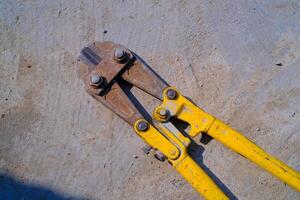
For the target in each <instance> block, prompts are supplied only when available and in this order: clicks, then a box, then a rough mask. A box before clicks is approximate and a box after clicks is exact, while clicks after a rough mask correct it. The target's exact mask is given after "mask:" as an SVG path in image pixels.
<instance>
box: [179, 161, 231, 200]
mask: <svg viewBox="0 0 300 200" xmlns="http://www.w3.org/2000/svg"><path fill="white" fill-rule="evenodd" d="M174 168H175V169H176V170H177V171H178V172H179V173H180V174H181V175H182V176H183V177H184V178H185V179H186V180H187V181H188V182H189V183H190V184H191V185H192V186H193V187H194V188H195V190H197V191H198V192H199V193H200V194H201V195H202V196H203V197H204V198H205V199H208V200H219V199H229V198H228V197H227V196H225V194H224V193H223V192H222V191H221V190H220V189H219V188H218V186H217V185H216V184H215V183H214V182H213V180H212V179H211V178H210V177H209V176H208V175H207V174H206V173H205V172H204V171H203V169H201V168H200V167H199V166H198V165H197V163H195V161H193V160H192V158H191V157H189V156H186V157H185V158H184V159H183V160H182V161H181V162H179V163H178V164H177V165H176V166H174Z"/></svg>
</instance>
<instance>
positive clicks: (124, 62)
mask: <svg viewBox="0 0 300 200" xmlns="http://www.w3.org/2000/svg"><path fill="white" fill-rule="evenodd" d="M77 64H78V74H79V78H80V79H81V80H82V81H83V82H84V85H85V88H86V90H87V92H88V93H89V94H91V95H92V96H93V97H94V98H96V99H97V100H98V101H100V102H101V103H102V104H104V105H105V106H106V107H108V108H109V109H110V110H112V111H113V112H114V113H116V114H117V115H118V116H120V117H121V118H123V119H124V120H125V121H126V122H128V123H129V124H131V125H133V124H134V123H135V121H137V120H138V119H141V118H144V116H143V113H142V112H141V111H140V110H139V108H138V106H137V105H135V104H134V101H133V99H132V98H131V97H130V94H128V90H130V88H131V87H132V86H135V87H138V88H140V89H141V90H143V91H145V92H146V93H148V94H150V95H152V96H154V97H156V98H158V99H161V98H162V91H163V89H164V88H166V87H168V85H167V83H165V82H164V81H163V80H162V79H161V78H160V77H159V76H158V75H157V74H156V73H155V72H154V71H153V70H152V69H151V68H150V67H149V66H147V65H146V64H145V63H144V62H143V61H142V60H141V59H140V58H139V57H138V56H137V55H136V54H134V53H133V52H132V51H130V50H129V49H127V48H126V47H124V46H122V45H118V44H114V43H112V42H94V43H91V44H88V45H87V46H86V47H85V48H83V49H82V50H81V52H80V54H79V56H78V62H77ZM95 75H96V76H99V77H101V79H102V82H101V84H100V85H97V83H96V84H95V83H93V82H91V78H93V76H95Z"/></svg>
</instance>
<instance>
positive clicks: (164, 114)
mask: <svg viewBox="0 0 300 200" xmlns="http://www.w3.org/2000/svg"><path fill="white" fill-rule="evenodd" d="M158 113H159V115H161V116H166V115H167V110H166V109H164V108H161V109H160V110H159V112H158Z"/></svg>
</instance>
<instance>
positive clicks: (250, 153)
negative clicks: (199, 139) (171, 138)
mask: <svg viewBox="0 0 300 200" xmlns="http://www.w3.org/2000/svg"><path fill="white" fill-rule="evenodd" d="M207 133H208V134H209V135H210V136H212V137H213V138H215V139H216V140H218V141H219V142H221V143H223V144H224V145H225V146H227V147H229V148H230V149H232V150H233V151H235V152H237V153H239V154H241V155H242V156H244V157H246V158H248V159H249V160H251V161H253V162H254V163H256V164H257V165H259V166H261V167H262V168H264V169H265V170H267V171H269V172H270V173H271V174H273V175H274V176H276V177H278V178H279V179H281V180H282V181H284V182H285V183H287V184H288V185H290V186H291V187H293V188H295V189H296V190H297V191H299V192H300V173H299V172H297V171H296V170H294V169H292V168H291V167H289V166H288V165H286V164H284V163H283V162H281V161H280V160H278V159H277V158H275V157H273V156H271V155H270V154H268V153H266V152H265V151H264V150H262V149H261V148H260V147H258V146H257V145H256V144H254V143H253V142H251V141H250V140H249V139H248V138H246V137H245V136H243V135H242V134H240V133H239V132H237V131H235V130H233V129H232V128H230V127H229V126H227V125H226V124H224V123H223V122H221V121H220V120H218V119H216V120H215V122H214V123H213V124H212V126H211V128H210V129H209V130H208V132H207Z"/></svg>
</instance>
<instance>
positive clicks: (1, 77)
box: [0, 0, 300, 200]
mask: <svg viewBox="0 0 300 200" xmlns="http://www.w3.org/2000/svg"><path fill="white" fill-rule="evenodd" d="M299 38H300V3H299V1H298V0H272V1H269V0H260V1H257V0H255V1H254V0H248V1H245V0H234V1H233V0H225V1H224V0H219V1H216V0H211V1H206V0H201V1H184V0H181V1H160V0H152V1H129V0H123V1H121V0H120V1H115V0H114V1H100V0H97V1H96V0H94V1H93V0H81V1H80V0H76V1H58V0H43V1H37V0H36V1H34V0H25V1H24V0H22V1H21V0H20V1H16V0H10V1H6V0H1V1H0V52H1V53H0V66H1V68H0V70H1V72H0V111H1V113H0V114H1V118H0V169H1V177H0V186H1V187H0V188H1V189H0V193H1V194H0V197H1V195H2V197H3V198H2V199H5V195H8V193H9V194H10V195H12V196H14V197H16V198H19V199H21V197H24V198H25V199H42V198H44V199H45V198H46V199H55V198H57V199H60V198H61V199H64V198H65V197H67V196H71V197H73V198H84V199H104V200H106V199H108V200H109V199H128V200H129V199H130V200H139V199H144V200H147V199H149V200H150V199H151V200H152V199H200V197H199V196H198V194H197V193H196V192H195V191H194V190H193V189H192V188H191V186H190V185H188V184H187V183H186V182H185V181H184V180H182V178H181V177H180V176H179V175H178V174H177V173H176V172H175V171H174V170H173V169H172V168H171V167H170V166H169V165H168V164H167V163H160V162H158V161H156V160H155V159H154V158H153V157H152V156H145V155H144V154H143V153H142V151H141V150H140V148H141V147H142V146H143V142H142V141H141V140H140V139H139V138H138V137H136V136H135V134H134V132H133V131H132V129H131V127H129V126H128V125H127V124H126V123H125V122H123V121H122V120H121V119H119V118H118V117H117V116H115V115H114V114H113V113H111V112H110V111H109V110H107V109H106V108H104V107H103V106H102V105H100V104H99V103H97V102H95V101H94V100H93V99H92V98H91V97H90V96H89V95H87V94H86V92H85V91H84V89H83V87H82V84H81V83H80V82H79V80H78V79H77V74H76V69H75V65H74V62H75V60H76V56H77V54H78V52H79V50H80V49H81V48H82V47H83V46H84V45H85V44H86V43H88V42H90V41H94V40H99V41H104V40H112V41H115V42H117V43H122V44H124V45H126V46H127V47H129V48H130V49H132V50H133V51H135V52H137V53H138V54H139V55H140V56H141V57H142V58H144V59H145V60H146V61H147V62H148V64H150V66H152V67H153V68H154V69H155V70H156V71H157V72H159V73H160V74H161V76H162V77H164V78H165V80H166V81H168V82H169V83H170V84H172V85H174V86H176V87H178V88H179V89H180V90H181V91H182V92H183V93H184V94H185V95H187V96H189V97H190V98H192V99H193V100H194V101H195V102H196V103H197V104H198V105H199V106H201V107H202V108H204V109H205V110H206V111H208V112H210V113H212V114H214V115H216V116H217V117H219V118H221V119H222V120H224V121H225V122H227V123H229V124H230V125H231V126H232V127H234V128H235V129H237V130H239V131H241V132H243V133H244V134H245V135H246V136H247V137H249V138H250V139H252V140H253V141H255V142H256V143H257V144H259V145H260V146H261V147H263V148H264V149H266V150H267V151H268V152H270V153H272V154H274V155H276V156H277V157H279V158H280V159H281V160H283V161H284V162H286V163H288V164H289V165H290V166H292V167H294V168H296V169H297V170H300V145H299V144H300V39H299ZM143 100H144V102H145V104H146V105H148V106H153V105H154V101H153V100H152V99H148V98H143ZM198 141H199V139H198ZM199 144H200V145H201V146H203V148H202V150H203V149H205V150H204V151H203V152H202V150H201V148H200V150H197V151H198V152H196V154H198V159H197V160H198V162H199V163H202V158H203V164H202V165H204V166H205V168H206V170H207V171H208V172H209V173H210V175H211V176H213V177H214V179H215V181H216V182H217V183H218V184H219V185H220V186H221V187H222V189H223V190H224V191H225V192H226V193H227V194H228V195H229V196H231V198H235V197H237V198H239V199H300V195H299V193H297V192H295V190H293V189H291V188H290V187H288V186H287V185H285V184H284V183H282V182H280V181H278V180H277V179H275V178H273V177H272V176H271V175H269V174H268V173H266V172H264V171H263V170H261V169H260V168H258V167H257V166H255V165H253V164H252V163H250V162H249V161H247V160H246V159H244V158H243V157H241V156H239V155H237V154H236V153H233V152H231V151H229V150H228V149H226V148H225V147H224V146H222V145H221V144H219V143H217V142H216V141H211V142H210V143H208V144H207V145H203V144H201V143H200V142H199ZM134 155H135V156H134ZM136 157H138V158H136ZM8 196H9V195H8Z"/></svg>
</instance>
